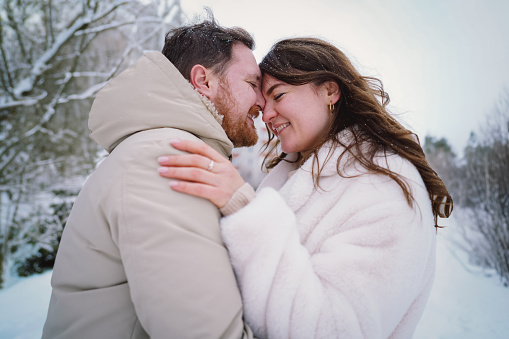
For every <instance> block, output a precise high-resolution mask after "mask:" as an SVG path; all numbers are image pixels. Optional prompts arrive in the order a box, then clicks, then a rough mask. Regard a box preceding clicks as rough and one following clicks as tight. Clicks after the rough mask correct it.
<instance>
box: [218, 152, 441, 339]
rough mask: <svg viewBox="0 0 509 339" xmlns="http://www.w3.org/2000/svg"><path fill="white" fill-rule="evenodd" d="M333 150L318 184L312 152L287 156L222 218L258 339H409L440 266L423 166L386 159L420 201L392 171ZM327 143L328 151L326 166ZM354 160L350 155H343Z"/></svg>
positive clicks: (384, 163)
mask: <svg viewBox="0 0 509 339" xmlns="http://www.w3.org/2000/svg"><path fill="white" fill-rule="evenodd" d="M340 151H341V150H337V151H336V153H337V154H335V157H333V158H332V161H329V162H328V165H327V166H326V168H325V169H324V171H323V173H322V179H321V181H320V185H321V187H322V188H323V189H324V190H318V191H317V190H315V189H314V187H313V181H312V180H311V168H312V159H310V160H308V161H307V162H306V163H304V165H303V166H302V167H301V168H299V169H297V170H296V171H295V172H293V171H294V170H295V169H296V168H295V165H293V164H290V163H288V162H281V163H280V164H279V165H278V166H276V167H275V168H274V169H273V170H272V171H271V172H270V173H269V174H268V176H267V177H266V178H265V180H264V181H263V182H262V184H261V186H260V188H259V189H258V192H257V196H256V198H255V199H254V200H253V201H252V202H251V203H249V204H248V205H247V206H246V207H244V208H242V209H241V210H239V211H238V212H236V213H234V214H232V215H230V216H228V217H225V218H223V219H222V221H221V227H222V234H223V239H224V241H225V244H226V245H227V247H228V249H229V252H230V256H231V260H232V264H233V267H234V270H235V273H236V276H237V280H238V283H239V285H240V289H241V293H242V297H243V303H244V312H245V318H246V320H247V322H248V323H249V325H250V326H251V328H252V329H253V332H254V334H255V336H256V337H259V338H277V339H280V338H306V339H309V338H389V337H390V338H410V337H411V336H412V334H413V332H414V330H415V327H416V325H417V322H418V320H419V318H420V316H421V314H422V312H423V309H424V306H425V303H426V300H427V298H428V296H429V292H430V289H431V286H432V282H433V277H434V270H435V240H436V239H435V237H436V230H435V228H434V227H433V226H434V223H433V215H432V211H431V203H430V200H429V197H428V193H427V191H426V189H425V187H424V183H423V182H422V179H421V177H420V175H419V173H418V172H417V170H416V168H415V167H414V166H413V165H411V164H410V163H409V162H408V161H406V160H403V159H402V158H401V157H399V156H395V155H392V156H389V157H388V159H387V161H385V159H384V158H379V162H378V163H379V165H381V166H384V167H388V168H390V169H391V170H393V171H395V172H397V173H399V174H401V175H403V176H404V177H405V178H406V182H407V183H408V184H409V185H410V188H411V192H412V194H413V197H414V198H415V202H414V205H413V207H411V206H410V205H409V204H408V202H407V201H406V199H405V197H404V195H403V191H402V189H401V188H400V186H399V185H398V184H397V183H396V182H395V181H394V180H392V179H390V178H388V177H387V176H382V175H375V174H367V173H366V171H365V170H360V169H359V166H358V165H357V166H349V167H348V168H347V173H348V174H350V175H358V176H357V177H354V178H343V177H340V176H339V175H338V174H337V172H336V160H335V159H337V155H338V154H339V152H340ZM326 153H327V149H326V148H324V149H322V151H321V152H320V155H319V158H320V159H321V161H322V163H323V159H324V158H325V156H326ZM345 160H346V159H345Z"/></svg>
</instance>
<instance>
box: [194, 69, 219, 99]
mask: <svg viewBox="0 0 509 339" xmlns="http://www.w3.org/2000/svg"><path fill="white" fill-rule="evenodd" d="M189 81H190V82H191V85H193V87H194V88H196V90H197V91H198V92H200V93H201V94H203V95H204V96H206V97H207V98H209V99H210V100H213V99H214V97H215V94H216V92H217V89H216V86H215V85H216V81H217V79H216V76H214V74H213V73H212V71H211V70H209V69H207V68H206V67H204V66H202V65H194V66H193V68H191V72H190V74H189Z"/></svg>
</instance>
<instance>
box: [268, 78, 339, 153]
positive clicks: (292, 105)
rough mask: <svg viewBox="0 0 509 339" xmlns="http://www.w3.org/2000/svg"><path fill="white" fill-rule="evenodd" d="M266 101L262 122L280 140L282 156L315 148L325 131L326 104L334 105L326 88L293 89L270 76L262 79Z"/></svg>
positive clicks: (327, 112)
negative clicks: (283, 153)
mask: <svg viewBox="0 0 509 339" xmlns="http://www.w3.org/2000/svg"><path fill="white" fill-rule="evenodd" d="M262 92H263V96H264V98H265V107H264V108H263V116H262V119H263V122H265V123H266V124H267V126H268V127H269V129H270V130H271V131H272V133H274V134H275V135H276V136H277V137H278V138H279V140H280V141H281V149H282V150H283V152H285V153H295V152H305V151H308V150H310V149H312V148H313V147H315V146H316V145H317V144H318V143H320V141H321V140H322V138H323V137H324V135H325V134H326V133H327V131H328V127H329V123H330V121H331V118H332V116H331V113H330V112H329V103H330V102H332V103H334V102H336V101H337V100H338V99H339V94H338V96H337V99H336V100H334V98H332V97H331V96H330V95H329V94H328V90H327V87H326V86H325V85H320V86H315V85H313V84H305V85H300V86H294V85H290V84H287V83H286V82H283V81H281V80H278V79H276V78H274V77H272V76H270V75H264V76H263V82H262Z"/></svg>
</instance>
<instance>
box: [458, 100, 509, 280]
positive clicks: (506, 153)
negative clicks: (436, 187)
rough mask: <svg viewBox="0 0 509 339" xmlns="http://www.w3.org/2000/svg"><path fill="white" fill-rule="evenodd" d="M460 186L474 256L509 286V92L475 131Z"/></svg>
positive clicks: (477, 261) (473, 259)
mask: <svg viewBox="0 0 509 339" xmlns="http://www.w3.org/2000/svg"><path fill="white" fill-rule="evenodd" d="M464 161H465V164H464V166H463V170H462V172H463V173H462V176H464V182H463V185H462V187H461V190H460V194H461V196H462V200H461V201H462V205H463V206H464V207H466V208H468V212H469V213H468V214H469V219H470V222H467V223H465V224H464V225H463V228H464V234H465V238H466V239H467V240H468V243H469V244H470V245H471V246H470V248H469V250H470V251H469V252H470V254H471V255H470V257H471V260H472V261H473V262H474V263H475V264H477V265H480V266H483V267H485V268H489V269H492V270H493V271H495V272H496V273H497V274H498V275H499V276H500V277H501V279H502V282H503V283H504V284H505V285H506V286H509V94H507V95H506V97H505V98H504V99H503V100H502V102H501V104H500V105H498V106H497V107H496V109H495V110H494V112H493V114H491V115H490V116H489V117H488V120H487V121H486V124H485V125H484V128H483V129H482V130H481V132H480V133H479V134H478V135H476V134H474V133H472V135H471V138H470V140H469V143H468V146H467V147H466V149H465V159H464Z"/></svg>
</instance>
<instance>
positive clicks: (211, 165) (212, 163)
mask: <svg viewBox="0 0 509 339" xmlns="http://www.w3.org/2000/svg"><path fill="white" fill-rule="evenodd" d="M213 169H214V160H210V163H209V167H207V171H209V172H212V170H213Z"/></svg>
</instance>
